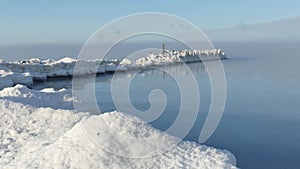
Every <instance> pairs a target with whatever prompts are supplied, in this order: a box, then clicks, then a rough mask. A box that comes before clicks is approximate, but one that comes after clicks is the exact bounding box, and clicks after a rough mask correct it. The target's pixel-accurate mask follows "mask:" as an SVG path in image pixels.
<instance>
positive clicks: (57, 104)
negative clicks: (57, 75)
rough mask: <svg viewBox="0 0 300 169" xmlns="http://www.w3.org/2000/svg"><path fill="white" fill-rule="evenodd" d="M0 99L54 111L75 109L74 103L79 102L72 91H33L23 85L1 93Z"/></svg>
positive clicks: (9, 88)
mask: <svg viewBox="0 0 300 169" xmlns="http://www.w3.org/2000/svg"><path fill="white" fill-rule="evenodd" d="M0 99H6V100H10V101H13V102H17V103H22V104H25V105H29V106H31V107H51V108H53V109H74V105H73V102H74V101H79V100H78V99H77V98H75V97H73V96H72V93H71V91H67V90H64V89H62V90H59V91H56V92H55V91H54V89H44V90H42V91H37V90H31V89H29V88H27V87H26V86H23V85H16V86H15V87H8V88H5V89H3V90H1V91H0Z"/></svg>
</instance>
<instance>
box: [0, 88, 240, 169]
mask: <svg viewBox="0 0 300 169" xmlns="http://www.w3.org/2000/svg"><path fill="white" fill-rule="evenodd" d="M74 101H75V102H78V101H79V100H78V99H76V98H74V97H72V96H71V92H70V91H68V90H60V91H54V90H53V89H44V90H42V91H35V90H31V89H28V88H27V87H25V86H22V85H16V86H15V87H9V88H5V89H3V90H1V91H0V117H1V118H0V120H1V121H0V125H1V127H0V134H1V135H0V166H1V168H60V169H61V168H97V169H98V168H120V169H122V168H124V169H128V168H213V169H218V168H227V169H231V168H236V167H235V165H236V160H235V157H234V156H233V155H232V154H231V153H230V152H228V151H226V150H219V149H215V148H212V147H207V146H204V145H200V144H197V143H193V142H188V141H183V142H181V143H180V144H178V145H176V146H174V147H173V148H172V149H171V150H170V151H167V152H165V153H163V154H159V155H157V156H153V157H148V158H140V159H139V158H126V157H121V156H117V155H114V154H112V153H109V152H107V151H105V150H103V149H101V148H100V147H99V146H97V145H96V144H95V143H94V142H93V141H92V140H91V139H90V137H88V136H87V135H86V133H85V132H84V131H83V128H82V123H83V122H84V121H85V120H89V119H91V118H98V119H102V120H104V121H106V122H108V123H109V124H110V125H109V128H107V127H106V128H105V127H103V128H100V129H99V130H101V132H105V131H107V130H110V129H111V130H118V131H120V133H122V135H123V136H124V135H125V136H126V135H127V136H128V137H136V138H137V139H138V138H140V137H142V136H143V135H144V136H147V137H151V136H152V135H156V136H157V135H162V136H164V137H165V134H164V133H162V132H160V131H159V130H156V129H154V128H152V127H151V126H149V125H148V124H146V123H142V124H138V125H137V124H136V123H134V122H133V121H135V117H132V116H130V115H127V114H123V113H120V112H110V113H104V114H101V115H90V114H89V113H78V112H75V111H74V110H73V104H72V102H74ZM134 133H140V134H138V135H136V134H134ZM117 137H118V136H117V135H111V136H110V138H111V142H108V143H107V144H111V147H119V148H120V150H119V151H122V146H123V148H124V150H125V149H126V150H127V151H130V149H134V148H136V146H137V145H135V146H134V147H131V146H130V145H122V143H119V144H120V145H115V144H116V141H115V140H118V138H117ZM168 137H170V138H172V136H168ZM99 139H101V137H99ZM160 144H162V145H163V144H167V143H164V142H160ZM139 147H143V145H140V146H139Z"/></svg>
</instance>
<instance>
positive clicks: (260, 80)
mask: <svg viewBox="0 0 300 169" xmlns="http://www.w3.org/2000/svg"><path fill="white" fill-rule="evenodd" d="M296 60H299V59H296V56H291V57H289V58H288V59H286V58H283V57H276V58H272V56H267V57H264V58H259V57H255V58H254V57H249V58H247V57H243V58H230V59H228V60H224V61H223V65H224V68H225V73H226V80H227V100H226V107H225V110H224V114H223V118H222V120H221V122H220V124H219V126H218V128H217V130H216V131H215V133H214V134H213V135H212V137H210V138H209V140H208V141H207V142H206V143H205V144H206V145H209V146H213V147H217V148H224V149H228V150H230V151H231V152H232V153H233V154H234V155H235V156H236V158H237V162H238V167H241V168H250V169H252V168H256V169H260V168H272V169H277V168H278V169H282V168H298V166H299V163H298V161H299V158H300V145H299V143H300V133H299V130H300V105H299V101H300V88H299V85H300V80H299V79H300V76H299V75H298V72H299V71H297V69H296V67H297V64H298V63H297V62H296ZM189 67H190V68H191V70H192V72H193V73H192V74H186V72H183V71H182V65H174V66H168V67H165V68H166V69H168V70H169V71H172V72H175V73H178V74H179V75H180V76H194V77H195V78H196V81H197V83H198V86H199V91H200V98H201V102H200V110H199V114H198V117H197V119H196V122H195V124H194V125H193V128H192V129H191V130H190V132H189V133H188V135H187V136H186V137H185V138H184V139H185V140H190V141H197V140H198V137H199V134H200V131H201V129H202V126H203V122H204V120H205V117H206V116H207V112H208V109H209V106H210V99H211V93H210V92H211V89H210V82H209V77H208V75H207V73H206V70H205V67H204V66H203V64H202V63H192V64H189ZM134 73H135V72H127V73H124V78H126V77H128V78H129V77H130V76H131V75H133V74H134ZM111 79H112V75H111V74H105V75H100V76H97V77H96V80H95V81H96V89H95V91H96V98H97V103H98V105H99V107H100V109H101V111H102V112H105V111H112V110H114V109H115V106H114V103H113V100H112V96H111ZM83 85H88V84H84V83H83ZM45 87H54V88H57V89H59V88H71V80H70V79H60V80H55V79H53V80H50V81H48V82H45V83H42V84H36V85H35V86H34V88H35V89H41V88H45ZM153 89H161V90H162V91H164V93H165V95H166V98H167V104H166V108H165V111H164V112H163V114H162V115H161V116H160V117H159V118H158V119H156V120H155V121H153V122H151V124H152V125H153V126H154V127H156V128H158V129H160V130H166V129H168V127H170V126H171V125H172V124H173V123H174V120H175V119H176V117H177V115H178V111H179V108H180V102H181V98H180V91H179V85H178V84H177V83H176V81H175V80H174V79H173V78H172V77H171V76H170V75H168V74H167V73H165V72H162V71H160V70H157V69H147V70H143V71H141V72H139V74H138V75H137V76H136V77H135V78H134V79H133V81H132V83H131V86H130V89H129V94H130V99H131V102H132V104H133V105H134V106H135V108H136V109H138V110H141V111H144V110H147V109H148V108H149V107H150V106H151V105H150V103H149V100H148V97H149V93H150V92H151V91H152V90H153ZM189 106H193V105H189ZM181 125H187V124H185V123H184V122H182V124H181ZM171 134H173V135H176V132H174V133H171Z"/></svg>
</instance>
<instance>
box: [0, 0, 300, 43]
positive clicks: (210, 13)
mask: <svg viewBox="0 0 300 169" xmlns="http://www.w3.org/2000/svg"><path fill="white" fill-rule="evenodd" d="M0 3H1V5H0V20H1V25H0V26H1V28H0V30H1V31H0V37H1V38H0V45H2V46H3V45H15V44H24V43H66V42H68V43H78V42H79V43H82V42H84V41H85V40H86V39H87V38H88V37H89V36H90V35H91V34H92V33H94V32H95V31H96V30H97V29H98V28H100V27H101V26H103V25H104V24H105V23H107V22H110V21H111V20H113V19H117V18H119V17H121V16H124V15H128V14H132V13H136V12H165V13H170V14H173V15H177V16H180V17H183V18H185V19H187V20H189V21H191V22H192V23H194V24H195V25H197V26H198V27H199V28H201V29H219V28H226V27H234V26H241V25H250V24H256V23H262V22H268V21H272V20H278V19H282V18H288V17H293V16H300V10H299V9H300V1H298V0H285V1H275V0H252V1H237V0H236V1H234V0H226V1H220V0H219V1H217V0H205V1H203V0H197V1H196V0H195V1H175V0H163V1H162V0H160V1H159V0H151V1H150V0H148V1H146V0H137V1H126V2H125V1H116V0H109V1H83V0H81V1H79V0H72V1H71V0H69V1H61V0H60V1H59V0H51V1H50V0H49V1H44V0H40V1H37V0H36V1H33V0H26V1H21V0H20V1H16V0H10V1H8V0H7V1H6V0H5V1H4V0H3V1H2V0H1V1H0Z"/></svg>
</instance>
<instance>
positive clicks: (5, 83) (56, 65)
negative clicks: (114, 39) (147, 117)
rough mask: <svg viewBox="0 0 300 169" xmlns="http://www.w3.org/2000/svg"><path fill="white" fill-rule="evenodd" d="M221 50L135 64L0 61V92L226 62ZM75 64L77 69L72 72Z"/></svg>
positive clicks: (152, 56) (154, 56)
mask: <svg viewBox="0 0 300 169" xmlns="http://www.w3.org/2000/svg"><path fill="white" fill-rule="evenodd" d="M225 58H226V55H225V53H224V52H223V51H222V50H221V49H213V50H183V51H169V50H165V51H164V52H162V53H159V54H153V53H149V54H148V55H147V56H145V57H142V58H140V59H137V60H129V59H123V60H85V61H83V60H77V59H74V58H69V57H66V58H62V59H60V60H58V61H55V60H51V59H48V60H40V59H38V58H33V59H29V60H23V61H17V62H5V61H3V60H0V89H3V88H5V87H11V86H13V85H15V84H23V85H26V86H30V85H32V83H33V81H35V80H47V78H49V77H61V76H73V75H76V76H81V75H87V74H93V73H97V74H99V73H105V72H114V71H127V70H129V69H139V68H145V67H149V66H155V65H167V64H174V63H182V62H199V61H207V60H214V59H225ZM75 64H77V65H80V66H78V67H77V69H76V72H74V67H75Z"/></svg>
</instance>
